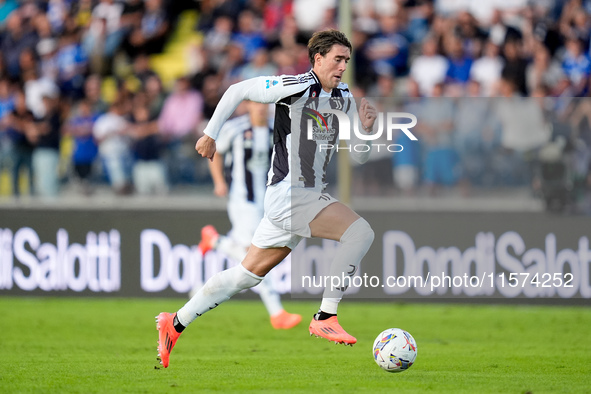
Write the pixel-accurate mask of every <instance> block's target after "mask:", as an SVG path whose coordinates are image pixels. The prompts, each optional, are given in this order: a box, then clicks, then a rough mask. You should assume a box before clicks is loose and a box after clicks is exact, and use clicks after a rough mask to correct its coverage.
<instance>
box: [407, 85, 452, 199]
mask: <svg viewBox="0 0 591 394" xmlns="http://www.w3.org/2000/svg"><path fill="white" fill-rule="evenodd" d="M443 92H444V84H437V85H435V86H434V88H433V92H432V93H431V98H430V99H428V100H425V101H424V102H423V104H422V105H421V107H420V112H419V114H417V115H416V116H417V119H418V120H419V123H417V129H416V130H417V132H418V133H419V135H420V137H417V138H419V140H420V141H421V147H422V149H423V158H424V159H423V163H424V164H423V181H424V182H425V185H426V186H427V190H428V193H429V195H432V196H434V195H437V194H438V193H439V192H440V189H441V187H450V186H454V185H455V184H456V183H457V181H458V179H459V171H460V166H459V157H458V154H457V152H456V150H455V149H454V146H453V133H454V129H453V127H454V124H453V114H454V110H455V108H454V103H453V101H452V99H451V98H444V97H443Z"/></svg>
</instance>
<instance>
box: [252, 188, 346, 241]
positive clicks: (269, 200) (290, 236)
mask: <svg viewBox="0 0 591 394" xmlns="http://www.w3.org/2000/svg"><path fill="white" fill-rule="evenodd" d="M335 202H338V200H337V199H336V198H334V197H332V196H331V195H330V194H328V193H322V192H319V191H316V190H313V189H306V188H297V187H295V188H294V187H292V186H291V184H290V183H289V182H279V183H278V184H276V185H272V186H268V187H267V192H266V194H265V215H264V217H263V219H262V220H261V222H260V224H259V226H258V227H257V229H256V231H255V233H254V237H253V239H252V244H253V245H254V246H256V247H258V248H261V249H268V248H278V247H283V246H287V247H288V248H290V249H292V250H293V249H294V248H295V247H296V246H297V244H298V243H299V242H300V241H301V240H302V238H309V237H310V236H311V231H310V222H311V221H312V220H314V218H315V217H316V215H318V214H319V213H320V211H322V210H323V209H324V208H326V207H327V206H329V205H330V204H333V203H335Z"/></svg>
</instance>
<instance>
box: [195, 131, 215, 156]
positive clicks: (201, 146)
mask: <svg viewBox="0 0 591 394" xmlns="http://www.w3.org/2000/svg"><path fill="white" fill-rule="evenodd" d="M195 150H196V151H197V153H199V154H200V155H201V156H203V157H206V158H208V159H209V160H211V161H213V155H214V154H215V140H214V139H213V138H211V137H210V136H208V135H204V136H203V137H201V138H199V140H197V143H196V144H195Z"/></svg>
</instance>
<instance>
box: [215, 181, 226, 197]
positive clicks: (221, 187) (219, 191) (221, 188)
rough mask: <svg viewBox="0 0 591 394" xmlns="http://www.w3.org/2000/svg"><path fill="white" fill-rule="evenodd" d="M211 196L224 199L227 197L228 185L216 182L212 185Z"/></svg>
mask: <svg viewBox="0 0 591 394" xmlns="http://www.w3.org/2000/svg"><path fill="white" fill-rule="evenodd" d="M213 194H215V195H216V196H218V197H226V196H227V195H228V184H227V183H226V182H218V183H216V184H214V185H213Z"/></svg>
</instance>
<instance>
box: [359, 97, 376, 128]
mask: <svg viewBox="0 0 591 394" xmlns="http://www.w3.org/2000/svg"><path fill="white" fill-rule="evenodd" d="M377 117H378V113H377V110H376V108H375V107H374V106H373V105H371V104H370V103H369V101H367V99H366V98H365V97H364V98H362V99H361V104H360V105H359V120H360V122H361V125H362V126H363V128H364V129H365V131H367V132H369V131H371V130H373V124H374V123H375V121H376V119H377Z"/></svg>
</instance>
